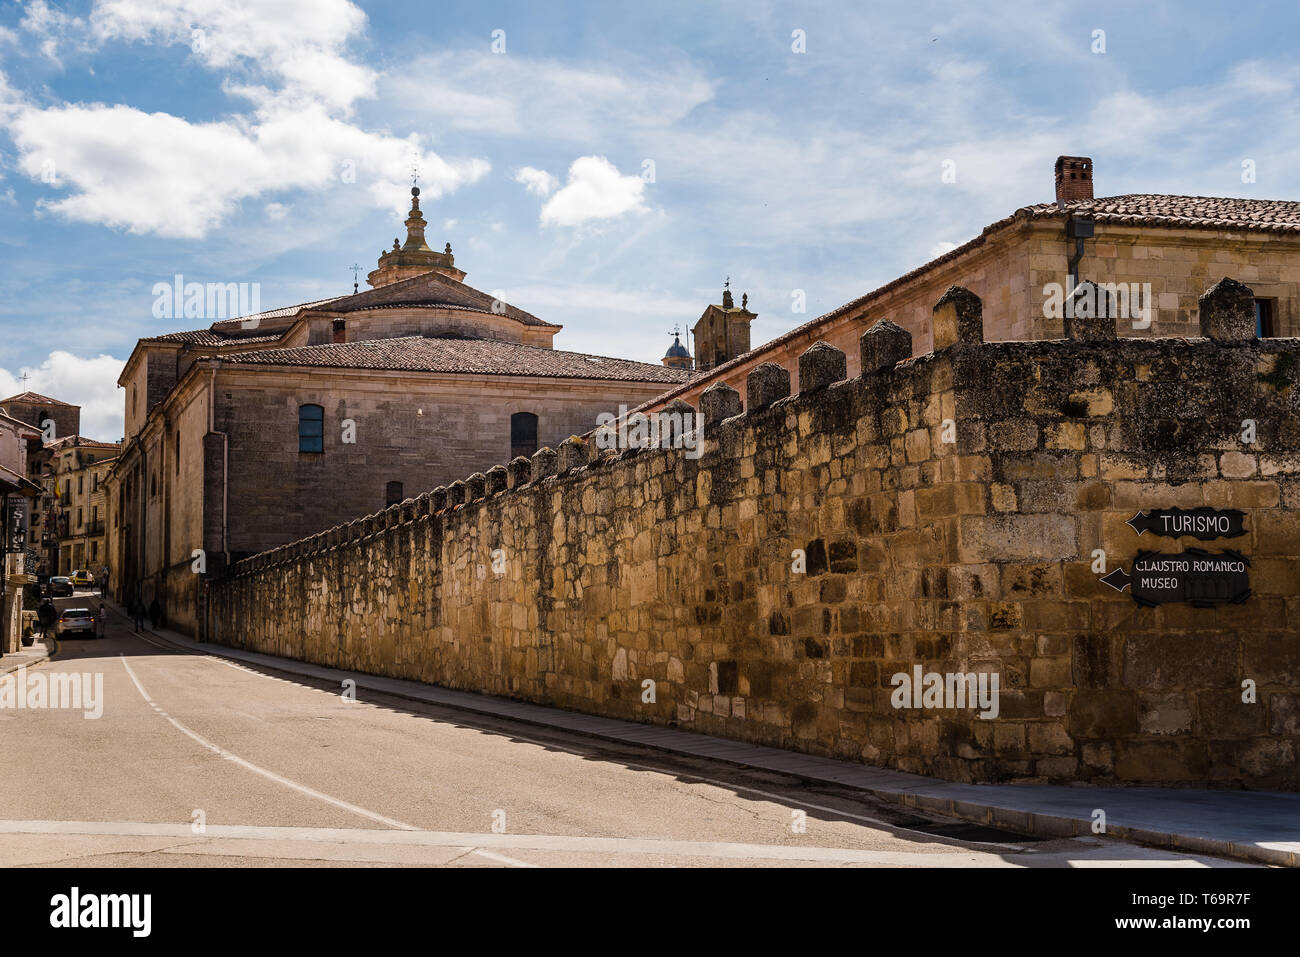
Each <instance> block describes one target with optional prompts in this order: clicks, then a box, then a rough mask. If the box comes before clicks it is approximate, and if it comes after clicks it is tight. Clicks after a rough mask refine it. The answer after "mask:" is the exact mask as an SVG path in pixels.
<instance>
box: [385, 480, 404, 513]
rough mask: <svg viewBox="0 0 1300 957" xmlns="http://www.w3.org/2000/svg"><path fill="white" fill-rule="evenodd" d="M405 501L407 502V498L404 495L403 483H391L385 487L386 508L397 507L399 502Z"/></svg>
mask: <svg viewBox="0 0 1300 957" xmlns="http://www.w3.org/2000/svg"><path fill="white" fill-rule="evenodd" d="M405 500H406V496H404V495H403V494H402V483H401V482H389V483H388V484H387V485H385V486H384V507H385V508H387V507H388V506H389V505H396V504H397V503H398V502H403V501H405Z"/></svg>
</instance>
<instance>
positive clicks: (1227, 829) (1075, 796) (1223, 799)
mask: <svg viewBox="0 0 1300 957" xmlns="http://www.w3.org/2000/svg"><path fill="white" fill-rule="evenodd" d="M116 610H118V611H119V613H121V609H120V607H117V609H116ZM149 634H151V635H153V636H155V637H157V638H159V639H162V640H164V641H166V642H168V643H170V644H172V645H175V646H177V647H179V648H181V649H184V650H187V651H191V652H194V653H196V654H210V655H215V656H219V657H222V658H227V659H229V660H232V661H239V662H243V663H245V664H249V665H255V666H259V667H263V668H268V669H272V670H275V671H279V672H282V673H288V674H296V675H300V676H302V677H306V678H314V679H317V680H321V681H328V682H334V683H338V684H340V685H341V683H342V682H343V680H344V679H345V678H351V679H352V680H354V681H355V682H356V687H357V690H358V691H360V690H363V689H369V690H371V691H375V692H380V693H382V694H387V695H392V696H394V697H399V698H405V699H408V700H411V701H420V702H424V703H426V704H436V705H442V706H444V707H450V708H459V709H461V710H465V711H473V712H477V713H479V714H486V715H492V716H494V717H498V718H508V719H511V720H514V721H520V722H524V723H527V724H533V725H543V726H546V727H551V728H559V729H562V730H565V731H572V732H577V733H579V734H586V735H590V736H592V737H596V738H604V739H606V740H610V741H617V742H621V743H625V744H635V745H643V746H646V747H652V748H657V749H659V750H662V751H669V752H673V753H675V754H684V755H690V756H692V757H702V758H708V759H711V760H715V761H725V762H728V763H730V764H736V765H740V766H743V767H748V768H757V769H761V770H764V771H775V772H778V773H782V774H789V775H794V776H796V777H799V778H803V779H805V780H809V781H817V782H822V783H830V784H837V785H841V786H845V787H853V788H858V789H860V790H863V791H866V792H868V793H870V794H872V795H874V796H876V797H877V798H880V799H881V800H884V801H889V802H891V803H894V804H899V805H902V806H904V807H909V808H916V809H918V810H925V811H931V812H934V813H938V814H943V815H947V816H949V817H955V818H961V819H963V820H967V821H974V822H977V823H980V824H988V825H992V826H995V827H1002V828H1005V829H1007V830H1010V831H1016V832H1019V833H1022V834H1039V835H1046V836H1051V837H1071V836H1075V835H1087V834H1091V833H1092V822H1093V812H1094V810H1095V809H1101V810H1103V811H1105V814H1106V818H1105V820H1106V834H1107V835H1108V836H1110V837H1115V838H1119V839H1121V840H1125V841H1131V842H1133V843H1135V844H1144V845H1148V846H1152V847H1161V848H1169V849H1172V850H1178V851H1185V852H1188V853H1194V854H1215V855H1219V856H1223V857H1231V858H1237V859H1239V860H1245V861H1253V862H1257V863H1265V864H1274V865H1281V866H1285V867H1297V866H1300V794H1297V793H1290V792H1278V791H1227V790H1193V789H1187V788H1103V787H1067V786H1059V785H1039V784H959V783H955V782H952V781H942V780H938V779H935V778H928V777H924V776H922V775H919V774H909V773H907V772H903V771H891V770H888V769H885V768H874V767H870V766H868V765H861V764H852V763H849V762H846V761H837V760H834V759H831V758H822V757H817V756H815V755H809V754H801V753H799V752H796V751H785V750H782V749H780V748H769V747H763V746H761V745H756V744H747V743H745V742H742V741H731V740H728V739H726V738H717V737H713V736H711V735H706V734H699V733H697V732H694V731H682V730H677V729H674V728H664V727H660V726H658V725H648V724H637V723H635V722H632V721H623V720H619V719H615V718H602V717H597V716H595V715H588V714H581V713H579V712H575V711H565V710H562V709H559V708H552V707H547V706H544V705H536V704H529V703H526V702H522V701H513V700H510V699H508V698H498V697H493V696H490V695H482V694H474V693H471V692H467V691H454V690H452V689H449V688H441V687H437V686H435V685H426V684H421V683H419V682H416V681H406V680H402V679H398V678H383V677H377V676H375V675H367V674H362V673H360V672H353V671H341V670H339V669H336V668H327V667H325V666H323V665H314V664H309V663H307V662H302V661H296V660H294V659H292V658H280V657H277V656H274V655H264V654H259V653H256V652H251V651H244V650H242V649H238V648H227V647H225V646H223V645H213V644H208V643H200V642H196V641H193V640H192V639H190V638H186V637H185V636H184V635H181V634H178V633H176V632H174V631H170V630H168V629H155V630H153V631H151V632H149Z"/></svg>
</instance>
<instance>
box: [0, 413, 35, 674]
mask: <svg viewBox="0 0 1300 957" xmlns="http://www.w3.org/2000/svg"><path fill="white" fill-rule="evenodd" d="M40 442H41V433H40V432H39V431H38V430H37V429H34V428H32V427H31V426H30V425H28V424H27V423H26V422H23V421H22V420H20V419H16V418H14V417H13V416H11V415H6V414H4V413H3V412H0V589H2V590H0V654H8V653H10V652H14V651H17V650H18V649H19V647H20V646H21V641H22V609H23V588H24V586H26V585H28V584H30V583H32V582H35V581H36V578H35V577H34V576H33V575H32V574H31V573H30V571H29V570H28V568H27V564H28V562H27V536H28V533H29V521H30V516H31V510H32V503H33V502H34V501H35V500H36V499H37V498H39V496H40V492H41V490H40V487H39V486H38V485H36V483H34V482H32V481H31V480H30V479H28V478H27V477H26V473H27V468H28V466H27V457H28V455H29V454H30V453H31V452H32V450H34V449H39V448H40Z"/></svg>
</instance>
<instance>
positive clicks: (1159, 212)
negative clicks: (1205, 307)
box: [995, 193, 1300, 232]
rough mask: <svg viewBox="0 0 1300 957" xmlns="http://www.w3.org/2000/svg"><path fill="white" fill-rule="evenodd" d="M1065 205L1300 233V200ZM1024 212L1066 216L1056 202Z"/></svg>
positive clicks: (1129, 216)
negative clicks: (1299, 201)
mask: <svg viewBox="0 0 1300 957" xmlns="http://www.w3.org/2000/svg"><path fill="white" fill-rule="evenodd" d="M1065 207H1066V211H1067V212H1070V213H1083V214H1085V215H1091V216H1093V217H1095V218H1096V219H1097V221H1098V222H1100V223H1114V224H1117V225H1119V224H1123V225H1134V226H1186V227H1189V228H1193V229H1249V230H1260V231H1263V232H1300V203H1295V202H1290V201H1288V200H1281V199H1232V198H1224V197H1218V196H1166V195H1162V194H1159V193H1127V194H1125V195H1123V196H1103V197H1100V198H1098V199H1077V200H1072V201H1070V202H1068V203H1066V204H1065ZM1024 211H1027V212H1028V214H1029V215H1030V217H1032V218H1035V219H1037V218H1040V217H1044V216H1060V215H1063V213H1062V211H1061V208H1060V207H1059V206H1057V204H1056V203H1039V204H1038V205H1037V206H1026V207H1024ZM1017 212H1021V211H1020V210H1018V211H1017ZM995 225H996V224H995Z"/></svg>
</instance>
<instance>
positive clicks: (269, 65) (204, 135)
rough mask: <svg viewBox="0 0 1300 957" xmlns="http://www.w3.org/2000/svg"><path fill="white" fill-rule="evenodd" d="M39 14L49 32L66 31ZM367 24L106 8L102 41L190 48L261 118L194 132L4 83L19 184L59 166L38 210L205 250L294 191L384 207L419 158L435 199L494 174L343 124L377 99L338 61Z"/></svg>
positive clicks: (342, 3)
mask: <svg viewBox="0 0 1300 957" xmlns="http://www.w3.org/2000/svg"><path fill="white" fill-rule="evenodd" d="M38 8H39V11H40V12H39V13H35V14H32V15H33V16H36V17H37V19H36V20H35V21H34V22H35V23H37V24H39V25H42V28H47V29H50V30H57V29H59V28H61V26H62V27H66V26H67V25H66V23H64V22H63V21H60V20H59V19H58V17H59V16H62V15H55V14H52V13H51V12H50V11H48V10H47V9H46V8H44V7H43V6H39V5H38V6H34V7H33V9H34V10H35V9H38ZM65 19H66V18H65ZM365 22H366V18H365V14H364V13H362V12H361V10H360V9H359V8H357V7H356V6H355V5H353V4H352V3H350V2H348V0H282V2H278V3H274V4H267V3H261V2H256V0H161V2H160V0H101V2H99V3H98V4H97V5H96V6H95V8H94V10H93V12H92V14H91V27H92V28H93V32H94V36H95V38H96V39H97V41H98V42H100V43H106V42H109V41H111V40H126V41H133V42H146V43H167V44H184V45H185V46H186V47H188V48H189V49H191V50H192V52H193V55H194V57H195V59H196V60H197V61H198V62H199V63H200V64H202V65H203V66H205V67H207V68H209V69H214V70H230V71H232V72H233V73H235V74H236V76H227V77H226V78H225V81H224V87H225V89H226V91H227V92H228V93H232V94H234V95H238V96H242V97H244V98H246V99H248V100H249V101H250V102H251V103H252V104H253V107H254V112H253V114H252V115H241V116H233V117H229V118H224V119H220V120H213V121H207V122H191V121H189V120H187V119H185V118H184V117H180V116H174V115H172V114H169V113H146V112H144V111H142V110H139V109H136V108H134V107H131V106H128V105H121V104H118V105H109V104H102V103H67V104H60V105H53V106H44V105H37V104H34V103H30V102H24V101H23V100H22V99H21V98H20V97H19V96H18V95H17V94H16V93H14V92H13V91H12V90H10V89H9V87H8V86H7V83H6V81H5V79H4V77H3V75H0V125H3V126H4V127H6V128H7V130H8V133H9V136H10V138H11V139H12V140H13V142H14V144H15V145H16V146H17V147H18V153H19V156H18V161H17V165H18V167H19V168H20V169H21V170H22V171H23V172H24V173H26V174H27V175H28V176H31V177H33V178H36V177H39V176H40V175H41V173H42V171H43V170H45V169H46V168H47V165H46V164H47V163H52V164H53V168H54V169H55V170H57V173H58V182H57V184H52V185H57V186H59V187H71V190H72V192H71V193H70V194H68V195H64V196H62V197H61V198H52V199H44V200H41V201H38V208H39V209H41V210H42V211H45V212H50V213H54V214H56V215H59V216H63V217H65V218H67V219H71V220H75V221H80V222H90V223H98V224H102V225H107V226H112V227H117V228H122V229H126V230H128V231H130V232H133V233H156V234H158V235H162V236H168V237H181V238H202V237H203V236H205V235H206V234H207V233H208V231H209V230H210V229H212V228H213V227H214V226H217V225H218V224H220V223H221V222H222V221H223V220H224V219H226V218H227V217H228V216H230V215H231V214H232V213H233V212H234V211H235V209H236V208H237V207H238V205H239V203H240V202H241V201H242V200H245V199H249V198H256V197H260V196H263V195H265V194H267V193H274V192H277V191H283V190H290V189H311V190H317V191H319V190H324V189H327V188H330V187H334V188H347V189H357V188H359V189H362V190H367V191H368V192H369V193H370V195H371V197H372V200H373V202H374V204H375V205H377V206H380V207H383V208H389V207H391V205H392V203H393V197H394V196H397V195H400V193H402V192H403V183H404V182H405V180H406V177H407V170H408V169H409V166H410V163H411V159H412V153H413V152H414V153H416V154H417V156H418V161H419V163H420V168H421V185H422V187H423V188H424V192H425V194H426V195H427V196H428V197H429V198H430V199H437V198H438V197H440V196H442V195H445V194H446V193H449V192H452V191H454V190H456V189H458V188H459V187H461V186H463V185H465V184H467V183H472V182H475V181H476V180H478V179H480V178H481V177H483V176H484V175H486V173H487V172H488V170H489V169H490V166H489V164H488V163H487V162H486V161H485V160H482V159H477V158H471V159H463V160H460V159H444V158H443V157H442V156H440V155H438V154H436V153H434V152H431V151H429V150H428V149H425V148H423V147H422V146H421V139H420V137H417V136H410V137H406V138H398V137H396V136H392V135H390V134H388V133H386V132H370V131H367V130H364V129H362V128H360V127H358V126H355V125H352V124H351V123H349V122H347V120H346V117H347V115H348V114H349V113H350V112H351V109H352V105H353V103H354V102H355V101H356V100H357V99H358V98H361V97H366V96H370V95H373V93H374V86H375V75H374V73H373V71H371V70H370V69H369V68H367V67H365V66H362V65H359V64H356V63H353V62H351V61H349V60H348V59H347V58H346V57H345V56H344V54H343V48H344V45H345V44H346V42H347V41H348V39H349V38H351V37H354V36H357V35H359V34H360V33H361V32H362V31H363V30H364V27H365ZM278 205H280V204H272V205H271V207H269V208H268V215H271V216H272V217H274V207H275V206H278Z"/></svg>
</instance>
